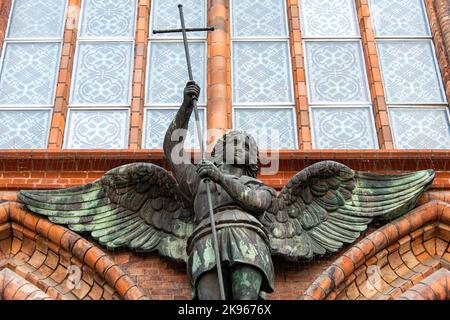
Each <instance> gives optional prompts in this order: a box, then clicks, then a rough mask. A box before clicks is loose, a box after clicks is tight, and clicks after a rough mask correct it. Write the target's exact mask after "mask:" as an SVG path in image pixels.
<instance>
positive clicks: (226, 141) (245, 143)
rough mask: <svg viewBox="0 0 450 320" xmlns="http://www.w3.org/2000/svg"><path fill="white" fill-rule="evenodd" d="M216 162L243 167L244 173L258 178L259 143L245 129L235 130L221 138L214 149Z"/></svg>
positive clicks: (218, 165)
mask: <svg viewBox="0 0 450 320" xmlns="http://www.w3.org/2000/svg"><path fill="white" fill-rule="evenodd" d="M212 156H213V161H214V164H215V165H216V166H217V167H219V168H221V167H222V166H224V165H231V166H235V167H241V168H242V169H243V174H244V175H246V176H249V177H253V178H256V175H257V174H258V169H259V155H258V145H257V144H256V141H255V139H254V138H253V137H252V136H251V135H250V134H248V133H246V132H245V131H240V130H234V131H230V132H228V133H226V134H225V135H224V136H223V137H222V138H220V139H219V141H218V142H217V144H216V145H215V146H214V149H213V151H212Z"/></svg>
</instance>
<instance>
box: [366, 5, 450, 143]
mask: <svg viewBox="0 0 450 320" xmlns="http://www.w3.org/2000/svg"><path fill="white" fill-rule="evenodd" d="M370 11H371V15H372V20H373V24H374V30H375V36H376V38H377V49H378V55H379V58H380V66H381V74H382V78H383V85H384V92H385V96H386V102H387V104H388V108H389V117H390V122H391V126H392V132H393V135H394V137H393V138H394V143H395V146H396V148H399V149H435V148H436V149H442V148H446V149H450V141H449V138H448V137H449V136H448V133H449V130H450V127H449V118H448V116H449V115H448V112H447V111H446V109H447V107H448V102H447V98H446V95H445V92H444V87H443V83H442V76H441V73H440V70H439V67H438V62H437V58H436V53H435V49H434V44H433V40H432V36H431V32H430V27H429V22H428V19H427V15H426V10H425V3H424V1H423V0H389V1H387V0H371V1H370Z"/></svg>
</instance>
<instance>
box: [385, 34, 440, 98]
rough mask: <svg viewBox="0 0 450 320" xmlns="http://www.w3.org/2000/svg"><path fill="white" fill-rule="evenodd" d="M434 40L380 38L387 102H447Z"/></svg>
mask: <svg viewBox="0 0 450 320" xmlns="http://www.w3.org/2000/svg"><path fill="white" fill-rule="evenodd" d="M432 45H433V44H432V42H431V41H428V40H427V41H378V52H379V55H380V62H381V70H382V73H383V80H384V87H385V91H386V99H387V101H388V103H424V102H445V97H444V95H443V92H442V89H441V79H440V76H439V71H438V70H437V69H436V62H435V57H434V53H433V49H432Z"/></svg>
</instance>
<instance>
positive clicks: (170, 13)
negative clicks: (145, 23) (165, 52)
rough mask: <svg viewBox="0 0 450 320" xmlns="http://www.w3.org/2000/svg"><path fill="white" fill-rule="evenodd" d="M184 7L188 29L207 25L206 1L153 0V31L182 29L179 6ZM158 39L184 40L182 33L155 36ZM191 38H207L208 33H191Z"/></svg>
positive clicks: (151, 34) (152, 35) (189, 35)
mask: <svg viewBox="0 0 450 320" xmlns="http://www.w3.org/2000/svg"><path fill="white" fill-rule="evenodd" d="M180 3H181V4H182V5H183V12H184V20H185V23H186V28H203V27H205V23H206V5H205V0H153V1H152V17H151V20H150V21H151V30H161V29H174V28H180V13H179V11H178V4H180ZM150 36H151V37H158V38H167V37H171V38H174V37H176V38H182V35H181V33H169V34H158V35H154V34H153V33H152V32H150ZM188 37H189V38H194V37H195V38H199V37H200V38H206V32H189V34H188Z"/></svg>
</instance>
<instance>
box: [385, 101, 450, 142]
mask: <svg viewBox="0 0 450 320" xmlns="http://www.w3.org/2000/svg"><path fill="white" fill-rule="evenodd" d="M389 115H390V118H391V126H392V131H393V132H394V139H395V144H396V146H397V148H399V149H449V148H450V125H449V117H448V110H447V109H446V108H440V109H434V108H433V109H431V108H430V109H421V108H394V107H392V108H390V109H389Z"/></svg>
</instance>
